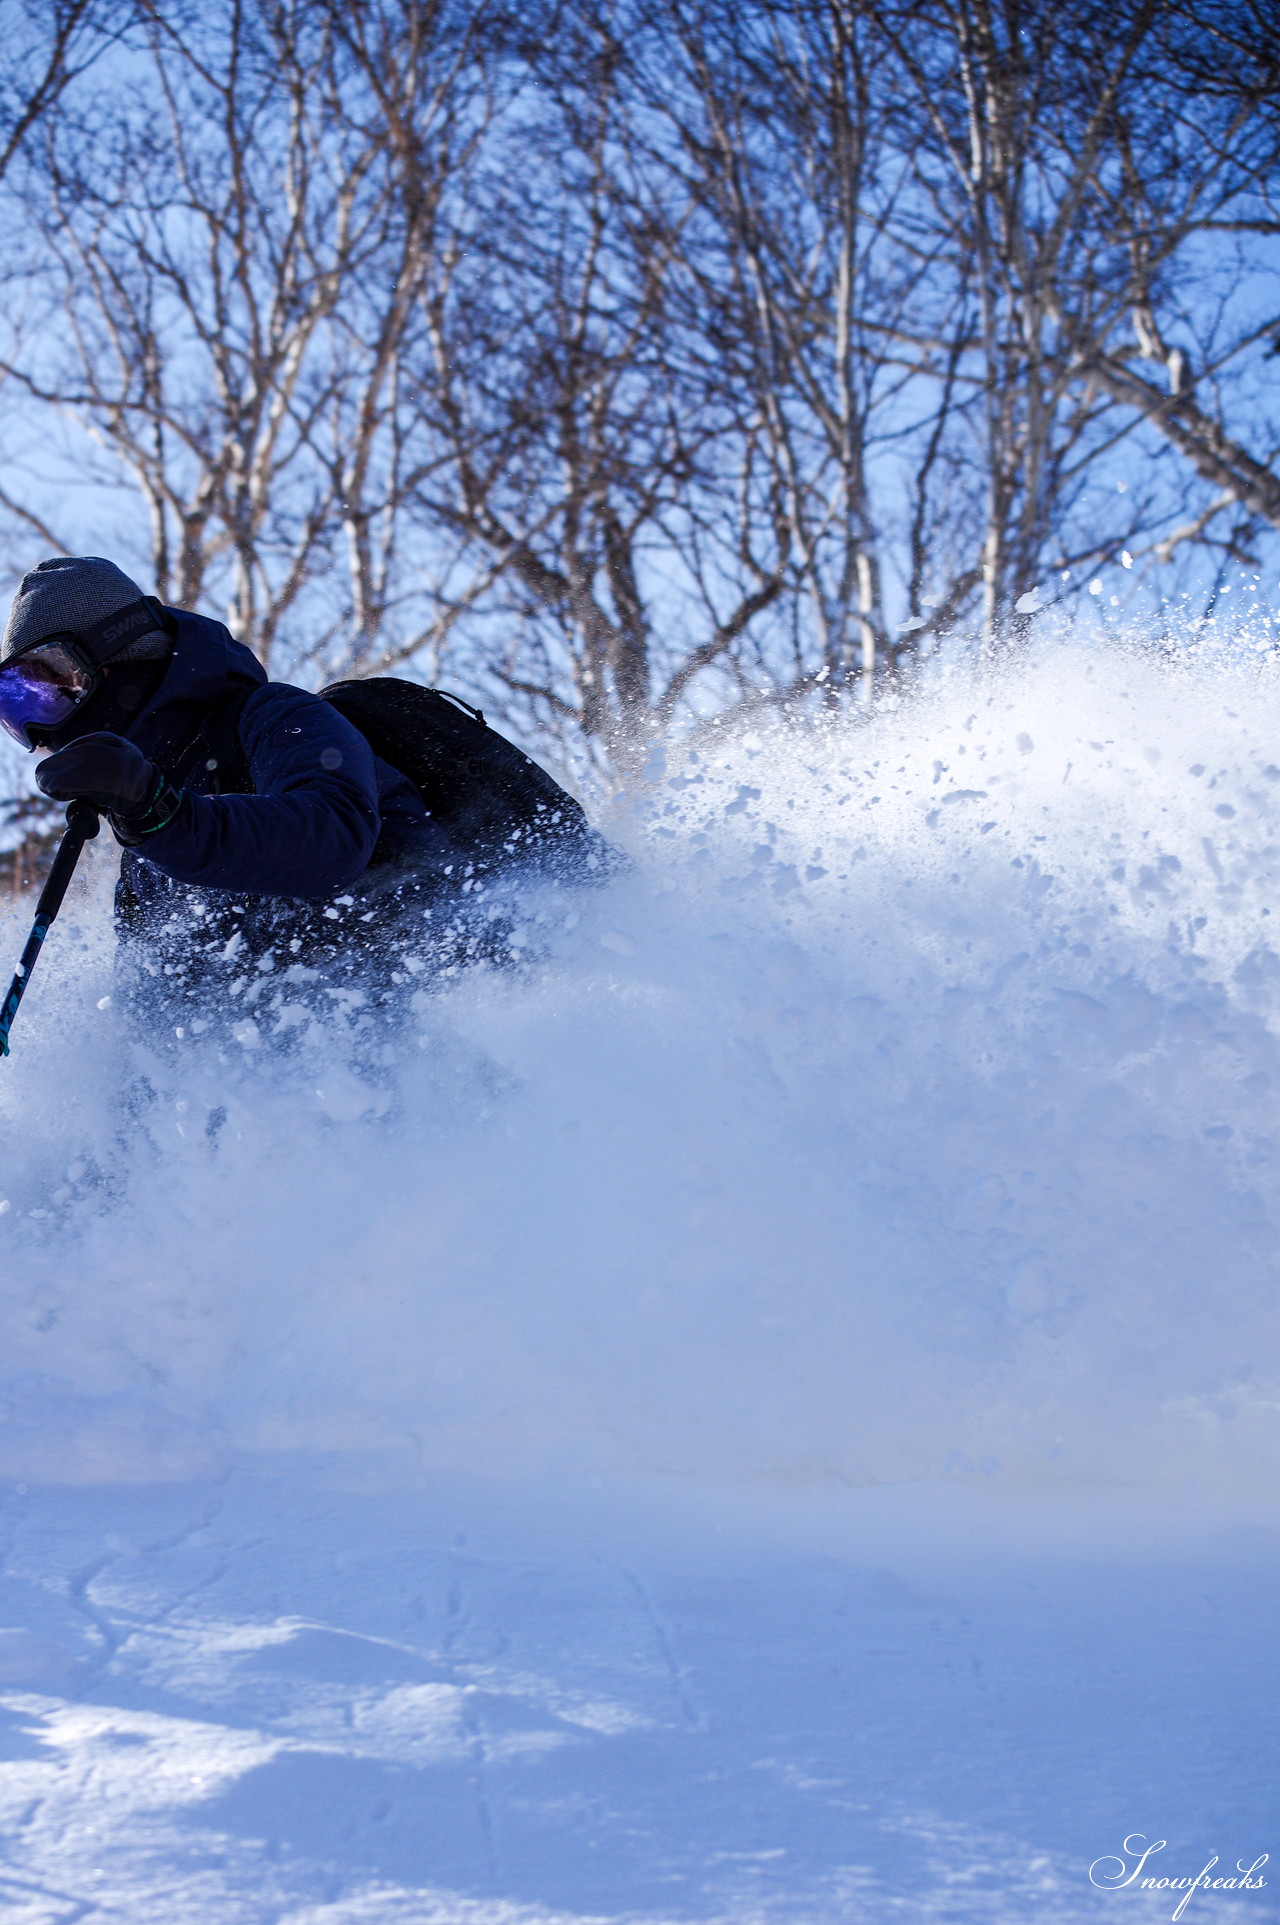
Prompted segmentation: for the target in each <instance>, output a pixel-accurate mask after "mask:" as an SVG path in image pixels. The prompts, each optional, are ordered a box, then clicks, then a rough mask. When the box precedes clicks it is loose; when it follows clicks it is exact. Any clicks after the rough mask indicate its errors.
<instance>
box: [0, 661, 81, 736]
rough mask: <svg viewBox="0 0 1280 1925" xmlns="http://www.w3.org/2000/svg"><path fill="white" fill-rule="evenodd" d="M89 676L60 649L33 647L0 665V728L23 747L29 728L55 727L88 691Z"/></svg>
mask: <svg viewBox="0 0 1280 1925" xmlns="http://www.w3.org/2000/svg"><path fill="white" fill-rule="evenodd" d="M88 686H89V678H88V677H87V676H86V675H85V673H84V671H83V670H82V669H81V668H80V667H79V666H78V664H77V663H75V662H73V661H72V659H71V657H70V656H69V655H68V654H67V653H66V651H65V650H64V649H61V648H59V647H58V646H57V645H56V644H55V645H54V646H53V647H51V648H46V649H33V650H31V651H30V652H29V653H28V654H26V655H21V656H19V657H18V659H17V660H16V661H13V662H6V663H5V665H4V667H3V668H0V728H3V729H5V730H7V731H8V733H9V734H10V735H12V736H13V738H14V739H15V741H18V742H21V744H22V746H23V748H24V749H29V748H30V747H31V740H30V738H29V736H28V734H27V730H28V729H29V728H44V729H49V728H56V727H57V726H58V724H59V722H65V721H66V719H67V717H68V716H69V715H70V713H71V711H72V709H74V708H75V707H76V705H77V703H78V702H80V701H81V700H82V699H83V697H84V696H85V695H86V694H87V693H88Z"/></svg>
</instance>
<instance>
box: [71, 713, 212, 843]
mask: <svg viewBox="0 0 1280 1925" xmlns="http://www.w3.org/2000/svg"><path fill="white" fill-rule="evenodd" d="M36 787H37V788H38V789H40V790H41V791H42V793H43V794H45V795H47V796H50V797H52V799H53V800H54V801H55V802H76V801H84V802H88V803H91V804H92V806H93V807H94V808H95V809H98V810H100V811H101V813H102V814H103V815H105V816H107V817H108V818H109V820H110V823H111V827H112V829H113V830H114V831H115V834H116V837H117V840H119V841H120V842H124V843H134V842H137V841H139V840H140V838H141V837H142V836H145V835H152V834H154V832H155V831H156V830H157V829H163V828H164V826H165V824H166V822H168V821H169V820H170V819H171V818H172V817H173V815H174V814H175V813H176V811H177V808H178V805H179V803H180V802H181V801H182V793H181V791H180V790H178V789H175V788H174V786H173V784H172V783H171V782H170V781H169V778H168V777H167V776H166V775H165V774H164V773H163V771H162V770H160V769H158V768H157V767H156V765H155V763H154V762H148V760H147V758H146V756H145V755H144V754H143V753H142V750H141V749H138V748H135V747H134V745H133V743H132V742H130V741H127V740H126V738H125V737H124V736H123V735H108V734H106V733H105V732H102V731H99V732H98V733H97V734H94V735H82V736H80V738H79V739H78V740H77V741H75V742H69V743H68V744H67V746H66V748H65V749H59V750H58V751H57V752H56V754H54V755H48V756H46V757H45V759H44V761H43V762H41V764H40V766H39V768H38V769H37V770H36Z"/></svg>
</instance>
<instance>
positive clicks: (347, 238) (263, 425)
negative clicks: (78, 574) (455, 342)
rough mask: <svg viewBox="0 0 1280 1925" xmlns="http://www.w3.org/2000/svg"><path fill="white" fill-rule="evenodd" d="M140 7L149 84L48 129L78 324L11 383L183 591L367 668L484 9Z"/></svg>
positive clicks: (274, 640)
mask: <svg viewBox="0 0 1280 1925" xmlns="http://www.w3.org/2000/svg"><path fill="white" fill-rule="evenodd" d="M140 11H141V22H140V25H139V26H138V27H137V28H136V29H135V31H134V33H133V35H132V38H131V42H130V50H131V53H132V56H133V58H134V59H135V60H136V61H137V62H139V63H140V64H141V66H142V70H143V72H144V73H145V76H146V81H147V85H146V87H145V88H144V89H141V90H134V89H131V90H128V91H127V92H125V93H124V94H123V95H121V94H115V95H113V96H112V97H111V98H109V99H107V100H105V101H102V102H97V103H94V104H93V105H92V106H90V107H88V108H86V109H85V110H84V111H83V112H82V114H81V116H80V117H79V118H71V117H68V118H67V119H66V120H65V122H63V123H62V124H61V125H58V126H53V127H51V128H50V129H49V130H48V134H47V139H46V142H45V149H44V156H43V166H42V168H41V169H40V170H39V175H38V182H37V185H38V188H39V190H40V191H41V193H42V195H43V206H42V208H41V210H40V222H41V236H42V241H43V249H44V256H43V260H42V262H41V264H40V267H39V270H38V280H39V282H40V284H41V285H42V286H43V288H44V290H45V293H46V297H47V300H48V303H49V310H50V313H51V314H52V313H57V314H59V315H65V316H66V317H67V318H68V320H69V323H70V328H69V333H68V330H67V328H66V326H65V324H64V327H63V329H62V330H61V333H62V335H63V336H64V343H63V345H62V347H61V349H60V350H59V349H58V348H56V347H51V346H50V345H49V336H47V335H45V336H43V337H42V336H40V335H35V336H32V337H29V339H28V342H27V343H26V344H25V353H24V352H21V350H19V351H17V352H14V353H13V354H12V355H11V359H10V361H9V371H10V373H11V375H12V376H13V377H14V378H16V379H17V380H19V381H21V382H22V384H23V385H24V387H25V388H26V391H27V392H28V394H29V395H30V396H31V397H33V398H34V399H36V400H38V401H42V402H44V403H46V404H47V405H49V406H51V407H57V408H59V409H60V410H62V411H63V412H64V413H65V412H70V413H71V414H73V415H74V416H75V417H76V418H77V419H78V420H79V421H80V422H81V423H82V424H83V426H84V427H85V429H86V430H87V431H88V433H89V434H90V436H91V437H92V438H93V439H94V441H95V442H96V443H97V444H98V445H99V446H101V447H102V448H103V449H104V450H106V451H107V452H108V453H109V455H110V456H111V457H112V458H113V459H114V460H115V461H116V462H117V463H119V464H120V465H121V466H122V467H123V468H124V470H125V471H126V472H127V474H128V475H129V476H130V478H131V480H132V482H133V484H134V485H135V486H136V487H137V488H138V489H139V490H140V492H141V494H142V496H143V498H144V499H145V501H146V503H147V507H148V511H149V516H150V526H151V559H152V564H153V568H154V574H155V579H156V582H157V585H158V588H159V592H160V593H161V594H162V595H163V596H166V597H168V598H171V599H173V600H175V601H177V602H179V603H182V604H186V605H195V604H196V603H197V602H199V601H200V600H201V599H202V598H204V597H207V596H208V595H209V594H210V593H211V592H214V593H217V594H218V595H219V596H220V597H221V599H222V601H223V606H224V608H225V610H226V613H227V618H228V621H229V623H230V626H231V627H232V629H233V631H234V632H235V633H237V634H240V635H243V636H244V637H245V638H246V639H248V640H251V642H252V644H253V646H254V647H255V648H256V649H257V651H258V653H259V655H260V656H261V658H262V659H263V661H264V662H265V661H268V660H271V659H273V658H275V657H277V656H280V655H281V654H282V653H283V657H284V658H285V659H287V660H288V661H289V663H290V664H291V665H292V666H293V667H294V668H295V669H296V668H297V667H299V666H300V664H301V663H303V662H305V661H306V660H308V659H319V660H321V661H328V662H329V663H330V664H331V665H333V666H336V667H338V668H339V669H344V670H345V669H348V668H356V669H359V668H360V667H361V666H362V664H363V663H364V661H365V659H366V657H367V655H368V653H369V651H370V649H371V648H372V646H373V641H374V637H375V636H378V637H380V638H384V639H389V638H385V637H384V630H385V628H386V626H387V625H388V623H394V621H395V620H396V619H397V618H398V617H399V616H400V614H401V612H402V611H401V608H400V604H399V600H398V597H399V596H400V595H401V594H402V593H403V583H402V580H401V574H400V570H401V563H402V557H401V554H400V550H399V545H398V537H399V534H400V532H401V524H400V521H399V519H398V514H397V510H398V507H399V504H400V502H401V500H402V498H403V497H404V495H405V493H406V492H407V491H409V490H411V489H412V488H413V486H414V485H415V483H416V481H417V480H418V479H419V476H418V474H417V472H416V470H415V469H414V466H413V462H414V455H413V449H412V446H411V445H410V437H407V436H406V431H405V423H406V420H407V419H408V417H407V415H406V412H405V410H404V408H403V407H402V405H401V394H400V379H401V373H400V370H401V359H402V355H403V351H404V345H405V341H406V339H407V337H408V336H409V335H410V334H411V332H412V331H413V329H414V327H415V326H416V325H417V324H418V321H419V316H420V305H419V304H420V296H421V290H422V282H423V276H424V273H425V272H426V269H427V263H428V262H429V261H431V260H438V259H448V258H449V256H450V252H451V250H452V253H453V254H454V255H456V253H457V251H458V248H459V234H458V231H457V229H456V228H455V229H454V230H452V231H445V232H443V233H442V228H443V229H446V230H447V220H446V218H445V216H444V215H443V214H442V201H443V199H444V197H445V196H446V195H448V196H451V197H452V203H451V209H450V211H451V213H454V214H456V213H457V212H458V209H459V207H460V205H461V204H462V203H463V202H464V201H465V196H466V190H467V169H468V164H469V161H470V160H471V158H472V157H473V155H474V153H475V150H476V147H477V145H478V143H479V142H480V141H481V140H482V138H483V133H484V129H485V126H486V124H487V121H488V119H489V117H490V116H491V114H492V112H493V111H494V102H493V97H492V95H491V93H489V92H488V91H487V84H486V68H485V62H484V60H483V58H482V57H481V55H480V53H479V51H478V49H477V45H476V33H475V28H474V18H473V17H472V16H471V15H467V14H465V13H464V14H461V15H460V14H459V13H458V12H457V10H456V9H454V10H450V9H447V8H445V7H444V6H434V7H433V6H420V5H411V4H408V0H406V4H404V5H400V6H394V5H392V6H387V7H383V8H380V9H358V10H357V9H351V8H346V7H343V8H337V7H334V8H326V7H313V8H298V9H293V8H289V9H279V8H275V7H270V6H252V5H250V6H239V5H237V6H234V7H229V8H227V9H224V10H219V11H218V12H215V13H213V14H210V13H207V12H205V11H204V10H201V11H200V12H199V13H196V12H194V11H193V12H191V13H190V14H188V12H187V11H186V10H185V9H184V8H183V7H182V6H180V5H176V4H174V5H168V6H162V5H159V4H156V0H144V4H142V6H141V10H140ZM478 11H479V10H478V9H475V10H473V14H474V13H476V12H478ZM410 178H411V182H412V186H411V191H408V192H406V191H405V183H406V180H407V179H410ZM53 338H54V339H55V340H56V339H57V335H56V334H55V335H54V337H53ZM342 564H345V568H344V570H343V572H344V573H345V578H346V583H347V592H346V594H341V593H339V594H338V595H334V594H333V589H332V574H333V571H334V570H335V568H336V567H339V566H341V565H342ZM317 589H321V590H322V591H323V593H320V594H317V593H315V592H314V591H316V590H317Z"/></svg>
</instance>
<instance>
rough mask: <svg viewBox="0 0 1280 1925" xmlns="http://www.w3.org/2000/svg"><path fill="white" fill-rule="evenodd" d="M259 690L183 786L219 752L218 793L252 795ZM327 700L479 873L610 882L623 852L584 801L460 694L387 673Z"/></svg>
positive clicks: (195, 750)
mask: <svg viewBox="0 0 1280 1925" xmlns="http://www.w3.org/2000/svg"><path fill="white" fill-rule="evenodd" d="M252 693H253V690H252V689H243V690H238V691H237V692H236V694H235V695H234V697H232V698H231V700H230V701H228V702H225V703H223V704H220V705H219V707H218V709H217V710H216V711H215V713H214V715H213V716H211V717H210V718H208V719H207V720H206V723H205V725H204V727H203V728H202V730H201V733H200V737H199V741H198V744H197V745H194V746H193V747H192V748H189V749H188V750H187V751H186V752H184V754H183V756H182V757H181V758H180V760H181V762H182V763H183V764H184V765H185V767H184V768H182V769H176V770H175V771H174V772H173V773H174V779H175V780H178V781H180V780H181V778H182V775H183V774H184V773H185V768H186V767H190V766H192V765H193V764H194V762H195V760H196V757H197V755H198V754H200V753H201V752H203V753H204V754H206V755H207V753H208V751H209V750H210V749H213V751H214V755H213V757H212V763H215V764H216V765H217V768H218V774H217V778H216V781H215V787H216V790H217V791H218V792H219V793H221V794H223V795H228V794H233V793H239V794H247V793H248V792H249V791H250V790H251V789H252V786H253V785H252V778H251V777H250V774H249V765H248V762H247V760H246V758H245V754H244V750H243V749H242V748H241V746H240V739H239V722H240V713H241V710H242V709H243V708H244V705H245V703H246V702H247V701H248V699H249V696H250V695H251V694H252ZM320 699H321V700H322V701H324V702H332V704H333V706H334V708H336V709H337V711H338V713H339V714H340V715H342V716H344V717H345V718H346V720H347V721H348V722H350V723H351V725H352V726H353V727H354V728H357V729H359V731H360V733H361V735H363V736H364V738H365V740H366V741H367V742H368V744H369V746H370V748H371V749H372V750H373V752H374V754H375V755H377V756H380V757H381V758H382V760H383V761H384V762H389V763H390V764H391V767H392V768H393V769H396V770H398V771H399V773H400V774H401V775H404V776H407V777H408V779H409V780H410V782H412V783H413V785H414V787H415V788H416V789H417V791H418V793H419V794H420V795H421V797H422V800H423V802H424V804H425V806H426V808H427V810H428V812H429V813H430V814H431V815H432V816H433V817H434V819H435V820H436V821H437V822H438V823H439V824H440V825H441V827H442V828H444V829H445V830H447V831H448V833H449V835H450V836H451V837H452V838H453V840H454V841H455V842H456V843H457V844H458V847H459V849H460V851H461V852H462V853H463V854H464V856H465V858H466V861H467V863H468V865H469V866H471V867H472V868H473V872H474V873H476V874H481V873H484V872H487V871H491V870H493V869H497V868H504V867H507V866H510V865H512V864H516V863H522V862H527V861H533V862H536V863H538V864H539V865H540V866H542V867H544V868H549V869H551V870H552V871H553V872H555V873H556V874H560V875H563V876H564V877H565V879H566V880H576V881H586V880H589V879H591V880H599V881H603V880H604V877H605V876H606V875H608V874H609V873H610V872H611V871H612V870H613V869H614V868H616V866H617V863H618V860H619V858H618V856H617V854H616V852H615V851H614V850H613V849H612V848H611V847H610V845H609V844H608V843H607V842H606V841H605V840H604V838H603V836H601V835H598V834H597V832H596V831H595V830H594V829H593V828H592V827H591V826H590V824H589V823H588V821H587V818H586V816H585V814H584V813H583V810H582V805H581V803H578V802H575V801H574V799H573V797H572V796H571V795H568V794H566V792H565V790H563V789H562V788H561V787H560V785H559V783H558V782H554V781H553V780H552V778H551V777H550V776H549V775H548V774H547V772H546V770H545V769H543V768H539V766H538V764H537V763H536V762H534V761H533V760H532V759H531V758H530V757H529V756H527V755H525V754H524V753H523V751H522V750H520V749H518V748H517V747H516V746H515V743H514V742H508V741H507V739H506V737H505V736H504V735H499V734H498V732H497V730H496V729H491V728H490V727H489V725H488V723H487V722H486V721H485V719H484V716H483V714H482V713H481V711H480V710H479V709H477V708H472V707H471V705H470V703H468V702H464V701H462V699H461V698H460V697H459V696H457V695H447V694H446V693H445V692H444V691H443V690H442V689H435V688H423V687H422V685H421V684H420V683H418V682H402V681H400V680H399V679H398V678H396V677H395V676H390V675H381V676H373V677H370V679H369V680H368V681H353V682H334V683H332V684H331V685H330V686H329V687H328V688H325V689H321V691H320Z"/></svg>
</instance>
